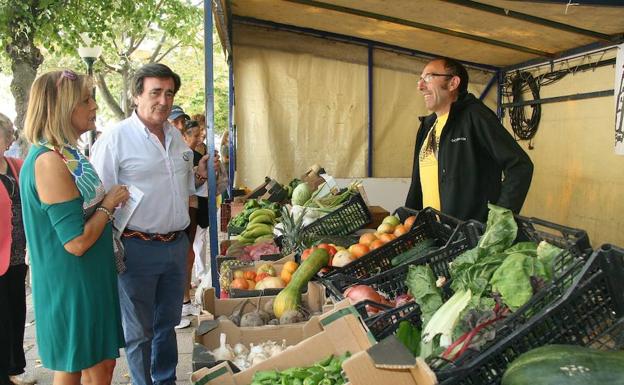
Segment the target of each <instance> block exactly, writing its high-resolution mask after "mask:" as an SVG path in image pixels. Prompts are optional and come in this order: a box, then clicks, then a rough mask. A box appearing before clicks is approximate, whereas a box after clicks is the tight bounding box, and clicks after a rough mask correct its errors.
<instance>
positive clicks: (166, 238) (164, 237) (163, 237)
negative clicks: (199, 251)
mask: <svg viewBox="0 0 624 385" xmlns="http://www.w3.org/2000/svg"><path fill="white" fill-rule="evenodd" d="M180 233H181V231H172V232H170V233H167V234H152V233H144V232H142V231H136V230H124V232H123V233H122V234H121V236H122V237H124V238H139V239H142V240H144V241H158V242H173V241H175V240H176V239H177V238H178V235H179V234H180Z"/></svg>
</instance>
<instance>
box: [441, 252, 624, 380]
mask: <svg viewBox="0 0 624 385" xmlns="http://www.w3.org/2000/svg"><path fill="white" fill-rule="evenodd" d="M581 266H582V268H581V270H580V271H578V273H577V271H576V270H570V271H569V272H568V273H567V274H564V275H562V276H561V277H560V278H559V279H558V280H557V281H556V282H553V283H552V284H551V285H549V286H547V287H546V288H545V289H544V290H542V291H541V295H537V296H536V298H534V299H533V300H532V301H531V307H532V308H536V309H535V310H537V308H539V309H540V310H541V311H540V312H539V313H538V314H536V315H535V316H534V317H532V318H530V319H529V318H528V317H524V316H522V315H521V314H520V316H519V317H514V318H512V317H510V318H509V319H508V320H506V324H505V328H506V330H505V331H504V332H503V331H500V332H499V336H498V338H497V341H496V343H495V344H493V345H492V346H491V347H490V348H489V349H487V350H484V351H483V352H481V353H480V354H478V355H476V356H474V357H472V358H471V359H469V360H467V359H460V360H459V361H457V362H456V363H455V366H454V367H452V368H448V369H447V370H446V373H445V372H444V371H440V370H439V371H438V372H439V373H441V374H442V375H444V376H445V377H446V378H445V379H444V381H443V382H442V384H444V385H451V384H453V385H455V384H466V385H467V384H480V385H481V384H482V385H490V384H499V383H500V381H501V378H502V376H503V373H504V372H505V370H506V369H507V367H508V366H509V364H510V363H511V362H513V361H514V360H515V359H516V358H518V356H520V355H521V354H522V353H525V352H527V351H529V350H532V349H534V348H537V347H540V346H544V345H551V344H569V345H580V346H585V347H589V348H593V349H597V350H600V351H621V350H622V349H624V297H623V296H622V293H623V292H624V249H622V248H618V247H615V246H612V245H608V244H607V245H603V246H602V247H600V248H599V249H598V250H596V251H595V252H594V253H593V254H592V255H591V256H590V258H589V260H588V262H587V263H585V264H583V265H581ZM575 273H576V274H575ZM564 281H569V282H571V285H570V286H567V285H565V284H563V282H564ZM526 310H529V309H526ZM531 310H533V309H531ZM546 358H547V357H544V359H546ZM562 362H563V361H562ZM562 365H564V364H563V363H562V364H561V365H556V367H557V368H558V367H559V366H562ZM608 366H609V365H608V364H606V365H604V366H603V369H604V368H606V370H612V369H611V368H609V367H608ZM619 368H621V364H620V365H619ZM535 373H538V372H535ZM540 374H543V373H540ZM449 375H451V376H450V377H449ZM592 376H597V377H600V373H597V372H596V373H593V374H592ZM592 376H584V377H580V378H583V379H584V380H581V381H587V382H584V383H593V382H591V377H592ZM594 378H596V377H594ZM569 381H570V379H569V377H568V379H566V380H565V382H562V383H570V382H569ZM510 383H511V382H510ZM599 383H600V382H599Z"/></svg>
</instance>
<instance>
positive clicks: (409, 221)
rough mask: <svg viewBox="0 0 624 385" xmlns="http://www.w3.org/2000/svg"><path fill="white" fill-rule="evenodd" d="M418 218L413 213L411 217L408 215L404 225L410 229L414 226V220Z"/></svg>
mask: <svg viewBox="0 0 624 385" xmlns="http://www.w3.org/2000/svg"><path fill="white" fill-rule="evenodd" d="M415 220H416V215H412V216H411V217H407V219H405V222H403V226H405V227H406V228H407V229H408V230H410V229H411V228H412V226H414V221H415Z"/></svg>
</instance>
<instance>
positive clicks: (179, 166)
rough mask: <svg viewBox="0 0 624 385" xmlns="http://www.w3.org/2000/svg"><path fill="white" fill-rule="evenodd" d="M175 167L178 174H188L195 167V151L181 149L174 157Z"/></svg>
mask: <svg viewBox="0 0 624 385" xmlns="http://www.w3.org/2000/svg"><path fill="white" fill-rule="evenodd" d="M173 167H174V171H175V173H176V175H186V173H187V172H188V170H189V169H190V168H192V167H193V151H192V150H191V149H187V150H183V151H180V152H179V153H178V154H176V155H175V156H174V157H173Z"/></svg>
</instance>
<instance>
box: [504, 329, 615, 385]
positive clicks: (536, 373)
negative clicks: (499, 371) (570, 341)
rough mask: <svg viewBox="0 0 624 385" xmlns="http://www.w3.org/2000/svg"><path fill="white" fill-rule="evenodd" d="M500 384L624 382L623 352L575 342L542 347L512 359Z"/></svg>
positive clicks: (586, 384) (551, 384) (600, 383)
mask: <svg viewBox="0 0 624 385" xmlns="http://www.w3.org/2000/svg"><path fill="white" fill-rule="evenodd" d="M569 322H575V321H574V320H569ZM501 383H502V385H537V384H548V385H581V384H582V385H606V384H609V385H624V351H613V352H605V351H600V350H595V349H590V348H586V347H582V346H573V345H546V346H542V347H540V348H537V349H533V350H531V351H529V352H526V353H524V354H522V355H521V356H520V357H518V358H517V359H516V360H515V361H513V362H512V363H511V364H510V365H509V367H508V368H507V371H506V372H505V374H504V376H503V379H502V382H501Z"/></svg>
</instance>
